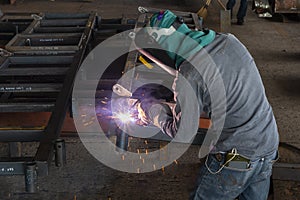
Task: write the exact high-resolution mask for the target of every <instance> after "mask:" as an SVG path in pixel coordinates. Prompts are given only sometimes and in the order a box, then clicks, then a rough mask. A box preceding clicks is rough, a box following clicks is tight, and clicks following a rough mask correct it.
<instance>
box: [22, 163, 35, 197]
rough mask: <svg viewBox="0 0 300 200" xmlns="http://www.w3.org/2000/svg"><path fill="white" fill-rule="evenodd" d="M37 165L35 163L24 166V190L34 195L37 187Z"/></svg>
mask: <svg viewBox="0 0 300 200" xmlns="http://www.w3.org/2000/svg"><path fill="white" fill-rule="evenodd" d="M36 167H37V165H36V163H35V162H29V163H26V164H25V188H26V192H29V193H35V192H37V190H38V187H37V168H36Z"/></svg>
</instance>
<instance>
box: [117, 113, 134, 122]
mask: <svg viewBox="0 0 300 200" xmlns="http://www.w3.org/2000/svg"><path fill="white" fill-rule="evenodd" d="M114 118H115V119H118V120H120V121H121V122H122V123H124V124H128V123H130V122H134V121H135V120H134V118H133V117H132V115H131V114H130V113H117V114H116V115H115V116H114Z"/></svg>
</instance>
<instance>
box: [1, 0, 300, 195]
mask: <svg viewBox="0 0 300 200" xmlns="http://www.w3.org/2000/svg"><path fill="white" fill-rule="evenodd" d="M195 2H196V1H188V0H185V1H184V0H181V1H180V0H143V1H139V0H110V1H106V0H90V1H87V0H86V1H81V0H74V1H71V0H51V1H48V0H17V1H16V2H15V3H14V4H8V3H6V2H4V1H3V2H2V4H0V9H1V10H2V12H4V13H6V12H14V13H18V12H29V13H40V12H66V13H68V12H70V13H71V12H72V13H86V12H91V11H96V12H97V13H98V15H99V16H101V17H102V18H122V17H124V16H126V17H128V18H136V16H137V14H138V11H137V7H138V6H145V7H147V6H149V7H155V8H161V9H171V10H179V11H186V12H187V11H189V12H195V11H197V10H198V9H199V8H200V7H201V6H203V4H204V1H201V0H199V1H198V2H199V3H195ZM222 2H223V3H226V1H224V0H223V1H222ZM251 5H252V1H248V12H247V16H246V19H245V24H244V25H243V26H238V25H235V24H232V25H231V27H230V32H231V33H232V34H234V35H235V36H236V37H237V38H238V39H240V40H241V41H242V42H243V43H244V45H245V46H246V47H247V49H248V50H249V51H250V53H251V54H252V56H253V57H254V60H255V62H256V64H257V66H258V69H259V71H260V73H261V76H262V79H263V82H264V84H265V88H266V93H267V96H268V99H269V101H270V103H271V105H272V107H273V110H274V113H275V116H276V119H277V123H278V127H279V132H280V141H281V142H282V143H285V144H289V145H292V146H294V147H298V148H300V134H299V133H300V65H299V63H300V46H299V44H300V32H299V31H300V24H299V21H297V19H296V20H295V19H294V18H295V17H293V19H290V18H289V16H281V15H280V16H276V17H273V18H271V19H265V18H259V17H258V16H257V14H256V13H254V12H253V11H252V9H251ZM237 8H238V5H237V6H236V7H235V10H234V13H236V12H237ZM219 12H220V6H219V4H218V3H217V2H216V1H213V2H212V4H211V5H210V7H209V9H208V16H207V19H206V20H205V21H204V26H205V27H208V28H211V29H214V30H216V31H220V13H219ZM296 18H297V17H296ZM18 117H19V116H16V115H15V114H6V115H4V114H2V113H1V115H0V124H1V126H3V127H4V126H8V125H11V124H13V123H14V122H15V121H18V120H16V119H18ZM27 120H28V122H26V123H30V122H33V123H34V122H35V121H36V120H41V119H35V116H30V115H29V116H28V118H27ZM68 120H70V119H68ZM70 124H71V123H70V122H66V123H65V126H64V128H63V133H62V138H63V139H65V141H66V152H67V155H66V157H67V164H66V165H65V166H64V167H63V168H58V167H56V166H55V164H54V163H53V164H52V165H51V166H50V169H49V175H48V176H41V177H40V176H39V177H38V186H39V191H38V192H37V193H33V194H30V193H26V192H25V189H24V188H25V183H24V176H0V199H51V200H52V199H70V200H73V199H74V200H76V199H78V200H81V199H84V200H85V199H95V200H96V199H101V200H102V199H110V200H114V199H120V200H131V199H132V200H134V199H143V200H146V199H153V200H154V199H164V200H167V199H170V200H171V199H188V196H189V193H190V192H191V191H192V190H193V187H194V183H195V179H196V176H197V172H198V169H199V166H200V165H201V162H200V160H199V159H198V158H197V155H198V150H199V147H198V146H196V145H193V146H191V147H190V148H189V149H188V151H187V152H186V153H185V154H184V155H183V156H182V157H181V158H180V159H179V160H177V161H176V162H174V163H173V164H172V165H170V166H167V167H165V168H164V169H163V170H158V171H155V172H151V173H145V174H129V173H124V172H119V171H116V170H113V169H111V168H109V167H106V166H104V165H103V164H101V163H100V162H99V161H98V160H96V159H95V158H94V157H93V156H92V155H90V154H89V152H88V151H87V150H86V149H85V147H84V146H83V144H82V143H81V141H80V139H79V138H78V137H76V133H75V134H74V133H72V132H73V130H74V127H72V125H70ZM37 145H38V144H36V143H30V144H23V149H24V150H26V154H31V153H32V152H34V151H35V150H36V147H37ZM7 148H8V147H7V144H5V143H0V150H1V152H0V153H1V156H2V154H3V155H4V154H6V153H7V152H6V151H7ZM280 161H281V162H285V163H291V164H297V163H298V164H300V153H299V151H297V150H296V149H294V148H286V146H283V147H281V148H280ZM298 176H299V172H298ZM298 178H299V177H298ZM273 188H274V191H273V192H274V194H273V198H274V199H280V200H281V199H288V200H290V199H300V182H297V181H287V180H274V181H273Z"/></svg>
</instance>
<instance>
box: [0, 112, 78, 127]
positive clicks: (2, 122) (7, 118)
mask: <svg viewBox="0 0 300 200" xmlns="http://www.w3.org/2000/svg"><path fill="white" fill-rule="evenodd" d="M49 117H50V113H49V112H39V113H0V128H18V127H20V128H41V127H44V126H46V125H47V123H48V120H49ZM62 132H76V129H75V126H74V123H73V119H72V118H70V116H69V114H67V116H66V118H65V121H64V125H63V129H62Z"/></svg>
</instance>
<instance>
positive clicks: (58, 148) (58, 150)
mask: <svg viewBox="0 0 300 200" xmlns="http://www.w3.org/2000/svg"><path fill="white" fill-rule="evenodd" d="M54 150H55V165H56V166H57V167H63V166H64V165H65V164H66V145H65V140H63V139H57V140H56V141H55V146H54Z"/></svg>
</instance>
